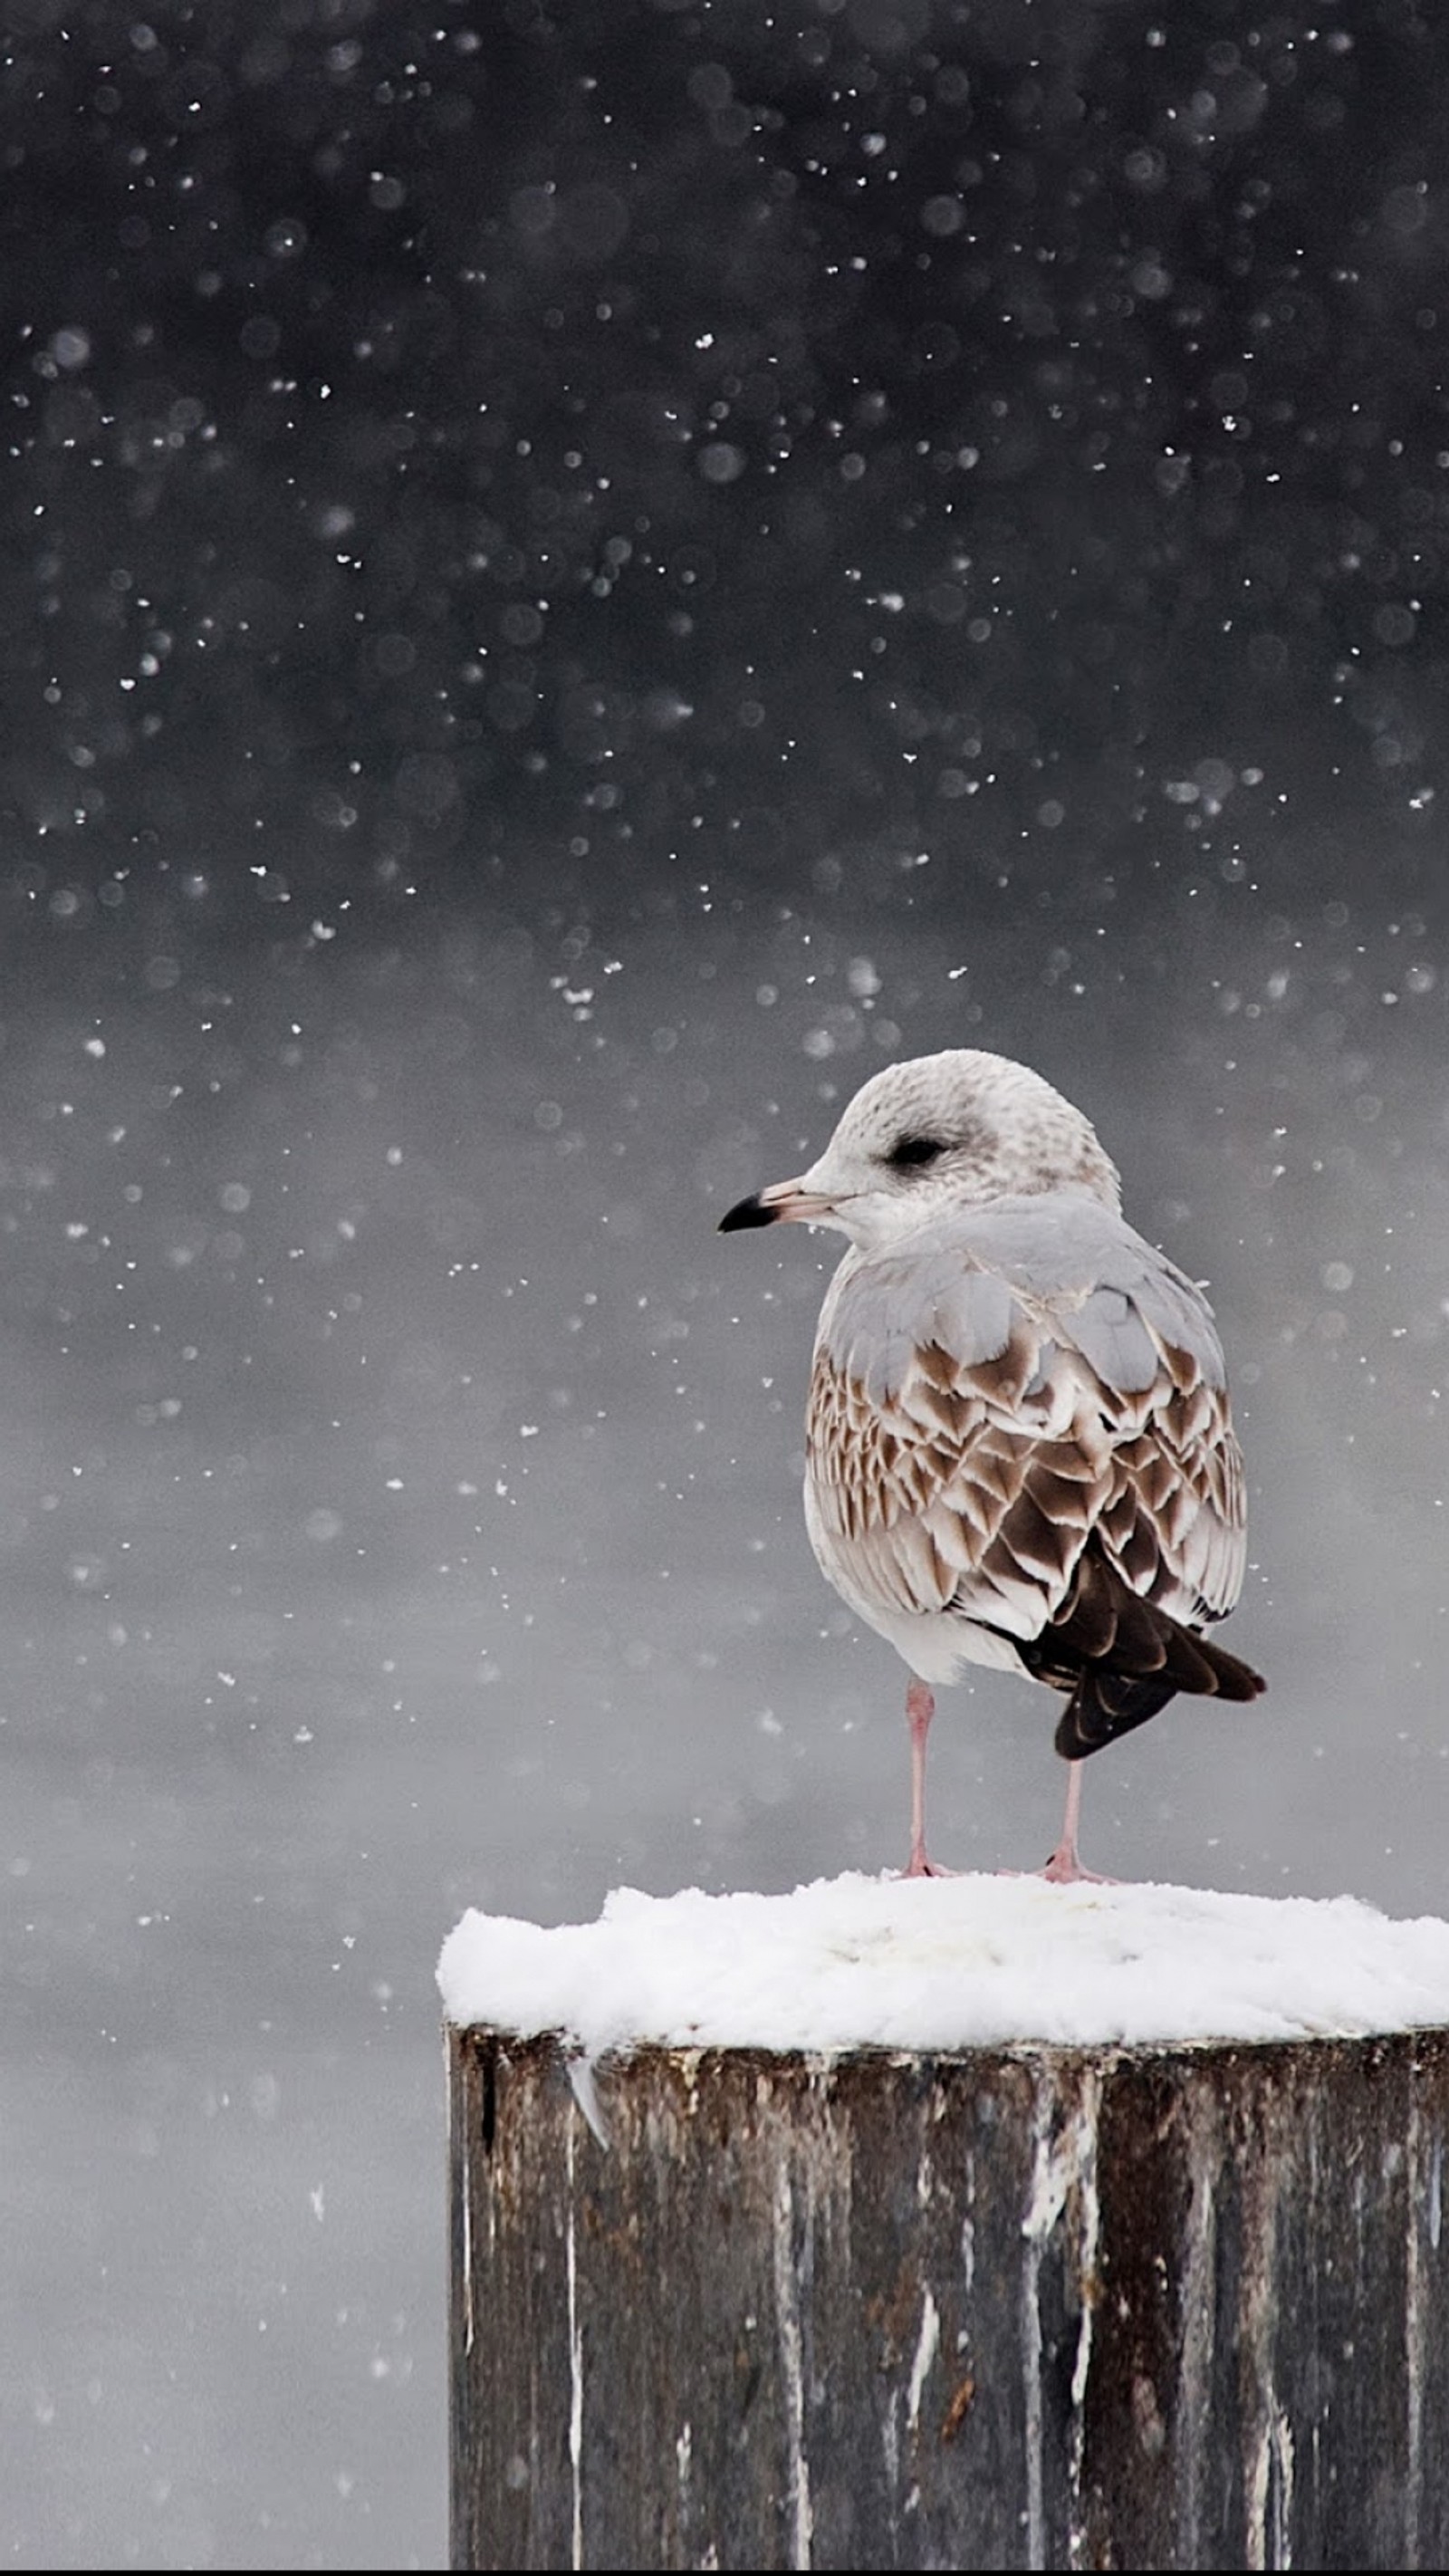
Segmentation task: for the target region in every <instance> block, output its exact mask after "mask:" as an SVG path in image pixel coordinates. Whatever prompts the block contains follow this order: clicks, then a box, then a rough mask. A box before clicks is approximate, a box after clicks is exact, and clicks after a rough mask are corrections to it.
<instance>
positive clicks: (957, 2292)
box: [449, 1910, 1449, 2569]
mask: <svg viewBox="0 0 1449 2576" xmlns="http://www.w3.org/2000/svg"><path fill="white" fill-rule="evenodd" d="M1365 1912H1366V1910H1365ZM1367 1919H1370V1920H1373V1919H1377V1920H1381V1919H1382V1918H1367ZM1391 1928H1395V1929H1402V1928H1405V1927H1391ZM1440 1928H1441V1929H1442V1928H1443V1927H1440ZM449 2050H450V2072H451V2189H452V2317H451V2336H452V2407H453V2414H452V2428H451V2433H452V2563H453V2565H454V2566H455V2567H459V2568H519V2569H523V2568H570V2567H582V2568H622V2567H639V2568H689V2567H695V2568H697V2567H718V2568H742V2569H747V2568H759V2569H765V2568H789V2567H796V2568H799V2567H816V2568H830V2569H867V2568H957V2569H960V2568H1016V2567H1021V2568H1062V2569H1073V2568H1123V2569H1156V2568H1161V2569H1178V2568H1182V2569H1201V2568H1257V2567H1289V2566H1293V2567H1297V2568H1300V2569H1304V2568H1338V2567H1342V2568H1348V2567H1361V2568H1365V2569H1370V2568H1372V2569H1377V2568H1406V2569H1407V2568H1419V2567H1422V2568H1435V2567H1438V2568H1442V2567H1445V2566H1449V2249H1446V2248H1443V2247H1442V2246H1441V2219H1442V2208H1443V2198H1442V2179H1443V2169H1444V2151H1445V2142H1446V2137H1449V2031H1445V2030H1443V2029H1433V2030H1423V2029H1421V2030H1408V2031H1398V2032H1392V2033H1388V2034H1384V2035H1381V2036H1376V2037H1357V2038H1335V2039H1303V2040H1293V2041H1288V2042H1280V2043H1275V2044H1225V2045H1211V2044H1197V2045H1192V2046H1151V2047H1146V2046H1135V2047H1122V2046H1107V2047H1098V2048H1081V2047H1067V2048H1064V2047H1052V2046H1043V2045H1029V2046H1010V2047H1000V2046H994V2047H971V2048H965V2049H960V2050H950V2051H946V2050H939V2049H925V2050H915V2051H909V2052H907V2051H901V2050H895V2049H889V2048H879V2047H877V2048H873V2049H868V2050H857V2051H854V2052H842V2053H838V2054H831V2055H830V2056H828V2057H825V2056H821V2055H815V2056H807V2055H804V2054H799V2053H797V2054H790V2053H788V2052H782V2051H779V2050H777V2049H772V2050H765V2049H759V2048H752V2047H749V2046H735V2047H708V2048H703V2049H700V2050H694V2051H690V2050H685V2049H682V2048H680V2047H677V2046H660V2045H650V2044H645V2045H641V2046H639V2047H637V2048H635V2049H634V2050H633V2051H632V2053H630V2054H629V2055H628V2056H627V2057H621V2058H619V2059H616V2060H612V2061H608V2060H606V2061H604V2062H603V2063H602V2064H601V2065H600V2066H599V2067H598V2069H597V2070H596V2073H597V2097H595V2095H594V2093H593V2092H592V2090H591V2089H590V2088H589V2086H588V2085H582V2086H580V2087H579V2090H578V2091H576V2089H575V2084H574V2083H572V2082H571V2080H570V2060H569V2055H568V2051H567V2049H566V2046H565V2045H564V2044H563V2043H562V2042H561V2041H560V2040H559V2038H558V2037H556V2036H548V2035H542V2036H533V2037H521V2036H519V2035H517V2034H515V2033H511V2032H508V2031H505V2030H502V2029H497V2028H491V2029H490V2028H480V2027H472V2028H458V2027H454V2028H452V2029H451V2030H450V2034H449ZM575 2071H577V2070H575ZM580 2095H582V2099H583V2101H584V2103H585V2104H586V2108H587V2115H586V2111H585V2109H581V2107H580ZM599 2129H603V2130H604V2131H605V2132H606V2134H607V2137H608V2144H607V2145H605V2144H604V2143H602V2141H601V2137H600V2135H599V2134H597V2133H596V2132H597V2131H598V2130H599Z"/></svg>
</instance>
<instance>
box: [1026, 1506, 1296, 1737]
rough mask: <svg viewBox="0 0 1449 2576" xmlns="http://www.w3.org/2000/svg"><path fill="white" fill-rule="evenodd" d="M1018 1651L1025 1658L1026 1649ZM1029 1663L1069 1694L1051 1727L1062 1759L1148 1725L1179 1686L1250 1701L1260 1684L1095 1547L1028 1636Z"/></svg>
mask: <svg viewBox="0 0 1449 2576" xmlns="http://www.w3.org/2000/svg"><path fill="white" fill-rule="evenodd" d="M1018 1651H1019V1652H1020V1653H1021V1654H1022V1660H1023V1662H1027V1661H1028V1654H1027V1651H1026V1650H1023V1649H1020V1648H1019V1649H1018ZM1030 1665H1031V1668H1032V1669H1035V1671H1036V1672H1037V1674H1038V1676H1039V1678H1040V1679H1041V1680H1043V1681H1049V1682H1052V1683H1054V1684H1055V1685H1056V1687H1057V1688H1058V1689H1059V1690H1066V1691H1067V1693H1068V1698H1067V1704H1066V1707H1065V1708H1064V1709H1063V1711H1062V1714H1061V1719H1060V1722H1059V1724H1058V1727H1057V1733H1056V1746H1057V1751H1058V1753H1060V1754H1061V1755H1062V1757H1063V1759H1064V1760H1065V1761H1068V1762H1081V1761H1084V1760H1085V1758H1086V1756H1087V1755H1088V1754H1089V1753H1096V1752H1098V1751H1100V1749H1101V1747H1102V1746H1103V1745H1104V1744H1111V1743H1112V1742H1113V1741H1114V1740H1115V1738H1116V1737H1117V1736H1119V1735H1130V1733H1131V1732H1132V1729H1133V1727H1134V1726H1145V1725H1146V1723H1147V1720H1148V1719H1149V1718H1150V1717H1155V1716H1156V1715H1157V1712H1158V1710H1159V1709H1160V1708H1165V1707H1166V1705H1167V1702H1168V1701H1169V1700H1170V1699H1171V1698H1172V1697H1173V1696H1174V1694H1175V1693H1176V1692H1177V1691H1186V1692H1188V1693H1190V1694H1191V1695H1192V1696H1193V1697H1195V1698H1204V1699H1207V1698H1216V1699H1236V1700H1247V1699H1256V1698H1257V1696H1258V1693H1259V1692H1260V1691H1261V1690H1262V1689H1263V1687H1264V1683H1263V1678H1262V1675H1261V1674H1260V1673H1255V1672H1254V1670H1253V1668H1252V1666H1251V1664H1245V1663H1243V1662H1242V1661H1241V1659H1240V1658H1239V1657H1238V1656H1237V1655H1230V1654H1228V1653H1227V1652H1226V1650H1225V1649H1224V1648H1223V1647H1222V1646H1215V1645H1212V1644H1210V1642H1209V1640H1208V1639H1207V1638H1206V1637H1203V1636H1200V1635H1199V1634H1198V1632H1197V1630H1196V1629H1195V1628H1185V1627H1184V1626H1183V1624H1182V1622H1181V1620H1180V1619H1173V1618H1171V1617H1170V1616H1169V1614H1168V1613H1167V1611H1165V1610H1159V1609H1158V1607H1157V1605H1156V1603H1155V1602H1152V1601H1144V1600H1143V1599H1142V1596H1141V1594H1140V1593H1137V1592H1134V1591H1133V1590H1132V1587H1131V1585H1130V1584H1129V1583H1127V1582H1125V1581H1124V1580H1123V1577H1122V1576H1121V1575H1120V1574H1119V1573H1118V1572H1117V1570H1116V1568H1115V1567H1114V1566H1112V1565H1109V1564H1108V1562H1107V1560H1106V1558H1105V1557H1104V1556H1102V1555H1101V1554H1100V1553H1099V1552H1098V1550H1097V1548H1096V1547H1095V1545H1089V1547H1088V1549H1087V1550H1086V1552H1085V1553H1084V1555H1083V1557H1082V1561H1081V1564H1080V1566H1079V1568H1078V1574H1077V1582H1076V1586H1075V1588H1074V1592H1073V1595H1072V1598H1071V1600H1070V1601H1069V1602H1068V1603H1065V1604H1064V1605H1063V1611H1062V1614H1061V1615H1060V1616H1059V1617H1058V1618H1057V1619H1056V1620H1055V1621H1053V1623H1052V1625H1051V1626H1050V1627H1049V1628H1047V1629H1046V1630H1045V1631H1044V1632H1043V1634H1042V1635H1041V1636H1040V1637H1038V1638H1037V1639H1036V1640H1035V1641H1034V1647H1033V1649H1032V1650H1031V1655H1030Z"/></svg>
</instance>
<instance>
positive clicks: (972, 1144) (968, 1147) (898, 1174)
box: [721, 1047, 1122, 1251]
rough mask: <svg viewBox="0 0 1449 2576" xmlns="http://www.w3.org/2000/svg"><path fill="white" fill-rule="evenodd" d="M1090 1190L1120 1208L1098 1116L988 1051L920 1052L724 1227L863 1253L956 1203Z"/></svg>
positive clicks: (860, 1095) (889, 1070)
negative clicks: (757, 1229)
mask: <svg viewBox="0 0 1449 2576" xmlns="http://www.w3.org/2000/svg"><path fill="white" fill-rule="evenodd" d="M1054 1189H1077V1190H1085V1191H1087V1192H1089V1193H1090V1195H1091V1196H1092V1197H1093V1198H1096V1199H1100V1200H1101V1201H1102V1202H1103V1203H1104V1204H1105V1205H1106V1206H1107V1207H1110V1208H1114V1209H1115V1208H1118V1207H1120V1205H1121V1198H1122V1190H1121V1183H1120V1181H1119V1179H1118V1177H1117V1172H1116V1169H1115V1167H1114V1165H1113V1164H1112V1163H1111V1162H1110V1161H1109V1159H1108V1157H1107V1156H1106V1154H1104V1153H1103V1151H1102V1148H1101V1146H1100V1145H1099V1144H1098V1142H1097V1137H1096V1132H1095V1130H1094V1129H1093V1127H1092V1125H1091V1123H1090V1121H1089V1120H1088V1119H1086V1118H1084V1117H1083V1116H1082V1113H1081V1111H1080V1110H1079V1109H1074V1108H1073V1107H1072V1104H1071V1102H1070V1101H1069V1100H1065V1099H1063V1097H1062V1094H1061V1093H1060V1092H1059V1091H1055V1090H1053V1088H1052V1086H1051V1084H1050V1083H1049V1082H1044V1081H1043V1080H1042V1077H1041V1075H1040V1074H1039V1073H1033V1072H1032V1071H1031V1068H1030V1067H1029V1066H1028V1065H1024V1064H1016V1063H1014V1062H1013V1061H1012V1059H1011V1057H1009V1056H1004V1055H988V1054H987V1053H986V1052H985V1051H984V1049H982V1048H979V1047H948V1048H947V1049H945V1051H944V1052H943V1053H942V1054H940V1055H922V1056H913V1057H911V1058H910V1059H909V1060H908V1061H907V1062H905V1063H903V1064H890V1065H887V1066H885V1068H884V1069H883V1071H881V1072H880V1073H877V1074H874V1075H872V1077H871V1079H870V1081H869V1082H867V1083H866V1084H865V1085H864V1086H863V1087H862V1089H861V1090H859V1091H858V1092H857V1093H856V1095H855V1098H854V1099H853V1100H852V1101H851V1102H850V1103H849V1105H848V1106H847V1108H846V1109H845V1111H844V1112H843V1114H842V1116H841V1119H840V1123H839V1125H838V1126H837V1128H836V1130H835V1133H834V1135H833V1136H832V1137H831V1139H830V1142H829V1144H828V1145H827V1146H826V1148H825V1151H824V1153H823V1154H821V1156H820V1157H819V1159H818V1161H816V1162H814V1163H812V1164H811V1166H810V1168H809V1170H808V1171H806V1172H802V1173H801V1174H800V1176H799V1178H798V1179H797V1180H793V1181H777V1182H775V1183H774V1184H773V1185H772V1186H771V1187H770V1188H769V1189H764V1190H761V1191H760V1192H759V1193H758V1195H757V1196H756V1197H754V1198H751V1199H744V1200H742V1201H741V1203H740V1205H739V1206H738V1207H734V1208H731V1209H730V1211H729V1214H728V1215H727V1216H726V1217H725V1218H724V1219H723V1220H722V1228H721V1230H722V1231H724V1232H730V1231H732V1230H733V1229H734V1228H736V1227H739V1226H748V1225H770V1224H774V1223H776V1222H779V1221H782V1220H783V1221H794V1222H796V1223H800V1224H805V1225H830V1226H836V1227H838V1228H839V1230H840V1232H841V1233H842V1234H847V1235H849V1237H850V1239H851V1241H852V1242H853V1243H855V1244H857V1245H859V1246H860V1248H861V1249H862V1250H863V1251H870V1250H874V1249H877V1248H879V1247H881V1246H883V1245H885V1244H888V1243H891V1242H893V1241H894V1240H895V1239H896V1237H897V1236H900V1235H905V1234H909V1233H912V1232H913V1231H914V1230H915V1228H916V1227H917V1226H919V1225H923V1224H925V1223H927V1222H928V1220H929V1219H930V1218H931V1217H933V1216H938V1215H941V1214H942V1213H944V1211H945V1210H946V1209H947V1208H949V1207H952V1206H956V1207H961V1206H977V1205H984V1204H985V1203H986V1202H988V1201H990V1200H992V1199H999V1198H1008V1197H1028V1196H1035V1195H1036V1194H1038V1193H1039V1192H1041V1191H1044V1190H1054Z"/></svg>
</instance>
